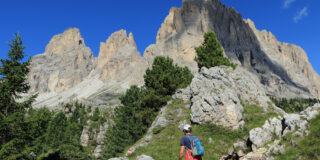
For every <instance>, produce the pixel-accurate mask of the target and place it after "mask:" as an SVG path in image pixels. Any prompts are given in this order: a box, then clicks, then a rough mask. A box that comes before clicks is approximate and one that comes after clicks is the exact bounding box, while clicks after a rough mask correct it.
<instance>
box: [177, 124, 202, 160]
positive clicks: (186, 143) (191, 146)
mask: <svg viewBox="0 0 320 160" xmlns="http://www.w3.org/2000/svg"><path fill="white" fill-rule="evenodd" d="M191 132H192V129H191V126H190V125H189V124H186V125H184V127H183V133H184V136H183V137H182V138H181V141H180V146H181V148H180V154H179V160H182V157H183V152H184V151H186V152H185V156H184V157H185V160H202V155H203V154H204V149H203V146H202V145H201V142H200V140H199V139H198V137H196V136H193V135H192V134H191Z"/></svg>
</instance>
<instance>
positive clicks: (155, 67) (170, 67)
mask: <svg viewBox="0 0 320 160" xmlns="http://www.w3.org/2000/svg"><path fill="white" fill-rule="evenodd" d="M192 78H193V75H192V74H191V72H190V70H189V69H188V68H187V67H184V68H182V67H179V66H177V65H176V64H175V65H174V64H173V60H172V59H171V58H169V57H155V59H154V61H153V64H152V68H151V69H149V68H148V69H147V70H146V74H145V75H144V82H145V86H146V88H148V89H149V90H150V89H152V90H154V91H155V94H156V95H161V96H167V95H172V94H174V93H175V92H176V90H177V89H179V88H185V87H187V86H188V85H189V84H190V83H191V80H192Z"/></svg>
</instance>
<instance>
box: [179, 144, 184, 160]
mask: <svg viewBox="0 0 320 160" xmlns="http://www.w3.org/2000/svg"><path fill="white" fill-rule="evenodd" d="M183 151H184V146H181V148H180V154H179V160H182V157H183Z"/></svg>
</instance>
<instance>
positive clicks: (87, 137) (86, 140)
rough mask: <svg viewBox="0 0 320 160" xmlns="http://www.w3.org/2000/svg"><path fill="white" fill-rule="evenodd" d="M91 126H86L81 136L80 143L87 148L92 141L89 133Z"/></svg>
mask: <svg viewBox="0 0 320 160" xmlns="http://www.w3.org/2000/svg"><path fill="white" fill-rule="evenodd" d="M88 129H89V126H84V127H83V130H82V133H81V136H80V143H81V145H82V146H84V147H87V146H88V144H89V140H90V132H89V130H88Z"/></svg>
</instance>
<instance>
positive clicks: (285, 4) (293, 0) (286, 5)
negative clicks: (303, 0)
mask: <svg viewBox="0 0 320 160" xmlns="http://www.w3.org/2000/svg"><path fill="white" fill-rule="evenodd" d="M295 1H296V0H285V1H284V4H283V6H284V8H289V7H290V5H291V3H293V2H295Z"/></svg>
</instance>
